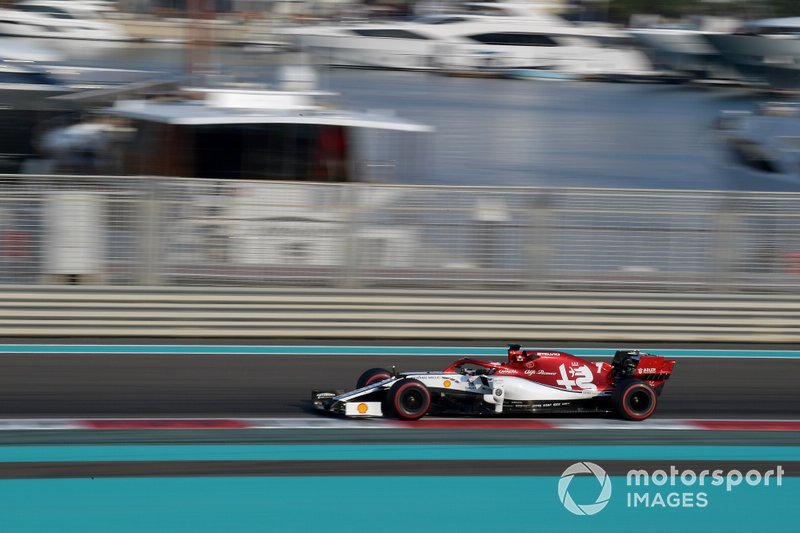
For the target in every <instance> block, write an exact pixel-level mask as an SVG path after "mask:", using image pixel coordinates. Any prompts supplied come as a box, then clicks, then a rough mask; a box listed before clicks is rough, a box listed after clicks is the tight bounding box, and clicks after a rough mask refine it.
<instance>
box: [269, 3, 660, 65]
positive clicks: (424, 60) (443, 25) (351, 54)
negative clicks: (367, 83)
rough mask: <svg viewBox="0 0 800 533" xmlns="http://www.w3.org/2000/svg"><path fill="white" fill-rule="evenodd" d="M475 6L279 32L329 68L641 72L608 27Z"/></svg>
mask: <svg viewBox="0 0 800 533" xmlns="http://www.w3.org/2000/svg"><path fill="white" fill-rule="evenodd" d="M471 6H472V7H473V8H475V11H471V12H467V13H456V14H438V15H426V16H422V17H419V18H416V19H412V20H408V21H399V22H398V21H390V22H382V23H378V22H375V23H366V24H356V25H321V26H305V27H298V28H291V29H288V30H286V31H285V33H286V34H287V35H288V37H289V38H290V39H291V40H293V42H294V43H295V45H297V46H298V47H300V48H301V49H305V50H306V51H310V52H312V53H313V54H314V55H315V56H317V57H318V58H319V59H320V60H321V61H322V62H324V63H326V64H330V65H336V66H351V67H371V68H390V69H414V70H436V69H470V68H486V67H490V68H497V69H520V68H536V69H552V70H559V71H564V72H572V73H578V74H599V73H610V74H623V73H641V72H645V71H649V69H650V65H649V62H648V61H647V59H646V57H645V56H644V55H643V54H642V53H641V52H639V51H636V50H632V49H627V48H617V47H612V46H608V43H609V42H611V41H614V40H617V39H619V38H621V37H622V34H621V32H616V31H615V30H612V29H608V28H601V29H598V28H592V27H582V26H577V25H573V24H571V23H569V22H567V21H566V20H564V19H563V18H561V17H558V16H556V15H553V14H551V13H548V12H546V11H543V10H541V9H539V8H537V7H536V6H535V5H532V4H511V3H509V4H505V3H497V4H480V3H479V4H471Z"/></svg>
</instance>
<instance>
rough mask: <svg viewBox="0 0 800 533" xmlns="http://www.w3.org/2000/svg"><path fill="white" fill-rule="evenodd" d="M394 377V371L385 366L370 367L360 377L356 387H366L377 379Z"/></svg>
mask: <svg viewBox="0 0 800 533" xmlns="http://www.w3.org/2000/svg"><path fill="white" fill-rule="evenodd" d="M390 377H392V373H391V372H389V371H388V370H386V369H385V368H370V369H369V370H367V371H366V372H364V373H363V374H361V375H360V376H359V377H358V381H356V388H357V389H360V388H361V387H366V386H367V385H371V384H373V383H375V382H377V381H383V380H384V379H389V378H390Z"/></svg>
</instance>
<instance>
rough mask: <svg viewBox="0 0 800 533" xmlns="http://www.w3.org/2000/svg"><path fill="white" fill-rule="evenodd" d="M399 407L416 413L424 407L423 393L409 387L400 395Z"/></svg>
mask: <svg viewBox="0 0 800 533" xmlns="http://www.w3.org/2000/svg"><path fill="white" fill-rule="evenodd" d="M399 403H400V407H401V408H402V409H403V411H405V412H406V413H408V414H411V415H413V414H417V413H419V412H420V411H422V410H423V409H424V408H425V404H426V403H427V402H426V401H425V395H424V394H423V393H422V391H421V390H419V389H417V388H409V389H406V390H405V391H403V394H402V395H401V396H400V402H399Z"/></svg>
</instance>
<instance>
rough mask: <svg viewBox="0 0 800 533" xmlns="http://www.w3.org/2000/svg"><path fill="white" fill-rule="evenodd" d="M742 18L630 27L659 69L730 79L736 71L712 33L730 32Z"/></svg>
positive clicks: (637, 42)
mask: <svg viewBox="0 0 800 533" xmlns="http://www.w3.org/2000/svg"><path fill="white" fill-rule="evenodd" d="M739 23H740V22H739V21H738V20H736V19H732V18H722V17H697V18H693V19H691V20H689V21H687V22H685V23H681V24H672V25H660V24H656V25H655V26H647V27H640V28H632V29H631V30H629V32H630V34H631V35H632V36H633V41H634V43H635V44H636V45H637V46H639V47H641V48H642V49H643V50H644V51H645V52H646V53H647V55H648V57H649V58H650V60H651V61H652V62H653V64H654V65H655V66H656V68H663V69H667V70H670V71H673V72H676V73H683V74H685V75H687V76H689V77H692V78H715V79H720V78H729V77H731V76H732V75H734V73H733V72H732V70H731V68H730V66H728V65H725V64H724V62H723V59H722V57H721V56H720V54H719V52H718V51H717V49H716V48H714V47H713V46H712V45H711V43H709V42H708V40H707V39H706V37H705V36H706V35H708V34H722V33H730V32H732V31H733V30H734V29H735V28H737V27H738V25H739Z"/></svg>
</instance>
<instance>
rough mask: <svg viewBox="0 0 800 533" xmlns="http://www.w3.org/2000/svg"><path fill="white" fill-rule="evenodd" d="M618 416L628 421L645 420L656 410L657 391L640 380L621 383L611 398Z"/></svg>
mask: <svg viewBox="0 0 800 533" xmlns="http://www.w3.org/2000/svg"><path fill="white" fill-rule="evenodd" d="M611 401H612V402H613V404H614V409H615V410H616V411H617V414H619V416H621V417H622V418H625V419H627V420H644V419H646V418H648V417H649V416H650V415H652V414H653V412H654V411H655V410H656V404H657V402H658V395H657V394H656V391H655V390H654V389H653V387H651V386H650V385H648V384H647V383H645V382H644V381H640V380H638V379H631V380H625V381H622V382H620V383H619V384H618V385H617V387H616V389H615V390H614V395H613V396H612V397H611Z"/></svg>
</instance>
